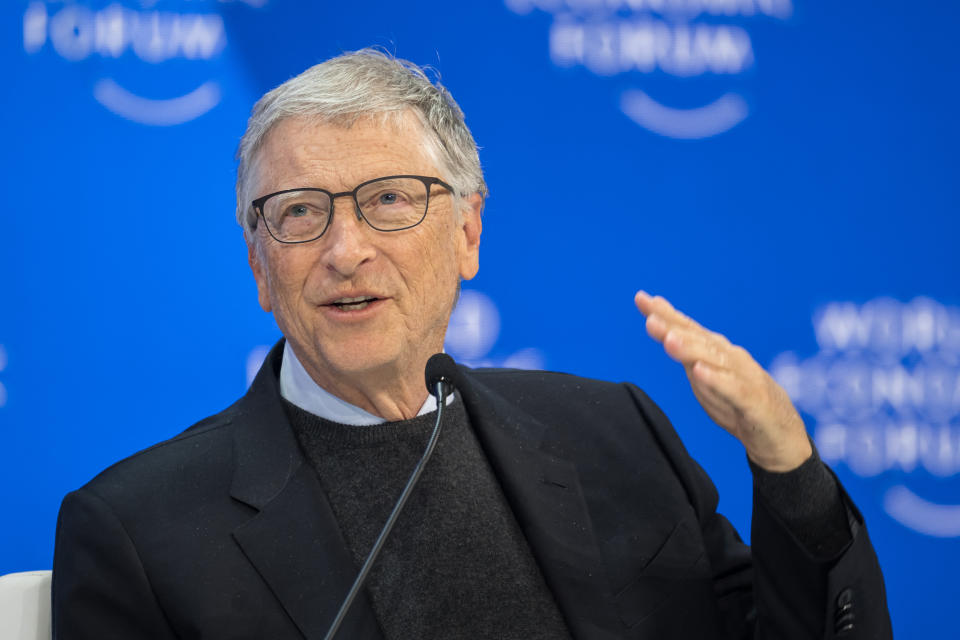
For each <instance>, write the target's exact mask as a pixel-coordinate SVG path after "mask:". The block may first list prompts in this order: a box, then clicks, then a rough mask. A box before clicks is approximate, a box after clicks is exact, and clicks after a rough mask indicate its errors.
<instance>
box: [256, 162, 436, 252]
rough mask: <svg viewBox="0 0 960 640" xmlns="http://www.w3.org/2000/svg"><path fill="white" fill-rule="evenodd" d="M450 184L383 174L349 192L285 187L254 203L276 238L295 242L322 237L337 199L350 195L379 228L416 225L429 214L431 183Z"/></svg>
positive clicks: (361, 213)
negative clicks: (382, 176) (384, 175)
mask: <svg viewBox="0 0 960 640" xmlns="http://www.w3.org/2000/svg"><path fill="white" fill-rule="evenodd" d="M435 184H437V185H440V186H441V187H443V188H445V189H446V190H447V191H450V192H453V187H451V186H450V185H448V184H447V183H446V182H444V181H443V180H441V179H440V178H430V177H427V176H386V177H384V178H376V179H374V180H368V181H366V182H364V183H363V184H360V185H358V186H357V187H356V188H355V189H354V190H353V191H342V192H340V193H331V192H329V191H327V190H326V189H312V188H303V189H286V190H284V191H277V192H276V193H270V194H267V195H265V196H263V197H261V198H257V199H256V200H254V201H253V203H252V204H253V208H254V210H255V211H256V212H257V215H259V216H260V217H261V218H263V221H264V223H265V224H266V226H267V231H268V232H269V233H270V235H271V236H272V237H273V239H274V240H276V241H277V242H283V243H286V244H297V243H300V242H310V241H312V240H316V239H317V238H319V237H320V236H322V235H323V234H324V233H325V232H326V231H327V228H328V227H329V226H330V221H331V220H333V201H334V199H335V198H340V197H344V196H351V197H352V198H353V202H354V205H355V206H356V209H355V211H356V215H357V218H362V219H363V220H365V221H366V223H367V224H369V225H370V226H371V227H373V228H374V229H376V230H377V231H387V232H389V231H403V230H404V229H409V228H411V227H415V226H417V225H418V224H420V223H421V222H423V219H424V218H425V217H426V215H427V207H429V206H430V188H431V187H432V186H433V185H435Z"/></svg>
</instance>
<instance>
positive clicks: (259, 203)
mask: <svg viewBox="0 0 960 640" xmlns="http://www.w3.org/2000/svg"><path fill="white" fill-rule="evenodd" d="M394 178H411V179H416V180H419V181H420V182H422V183H423V186H424V187H425V188H426V190H427V199H426V200H425V201H424V205H423V215H422V216H420V219H419V220H417V221H416V222H414V223H413V224H408V225H407V226H405V227H400V228H398V229H381V228H380V227H377V226H375V225H374V224H373V223H372V222H370V221H369V220H367V217H366V216H365V215H363V211H362V210H361V209H360V201H359V200H357V192H358V191H360V189H362V188H363V187H365V186H367V185H368V184H373V183H374V182H380V181H381V180H391V179H394ZM435 184H438V185H440V186H441V187H443V188H444V189H446V190H447V191H449V192H450V193H454V190H453V187H451V186H450V185H449V184H447V183H446V182H444V181H443V180H441V179H440V178H434V177H432V176H414V175H406V174H404V175H397V176H383V177H381V178H374V179H373V180H367V181H366V182H361V183H360V184H358V185H357V186H356V187H354V188H353V189H352V190H351V191H341V192H339V193H333V192H332V191H328V190H326V189H320V188H318V187H300V188H297V189H284V190H283V191H274V192H273V193H268V194H267V195H265V196H260V197H259V198H257V199H256V200H254V201H252V202H251V203H250V204H252V205H253V209H254V211H256V212H257V215H258V216H259V217H261V218H263V226H264V227H266V229H267V233H269V234H270V237H271V238H273V239H274V240H276V241H277V242H280V243H283V244H303V243H304V242H313V241H314V240H316V239H317V238H320V237H321V236H322V235H323V234H325V233H326V232H327V229H329V228H330V223H331V222H333V213H334V207H333V201H334V199H336V198H343V197H345V196H351V197H352V198H353V210H354V212H355V213H356V215H357V219H362V220H363V221H364V222H366V223H367V224H368V225H369V226H370V228H372V229H376V230H377V231H380V232H382V233H392V232H394V231H404V230H406V229H412V228H413V227H415V226H417V225H418V224H420V223H421V222H423V221H424V219H426V217H427V211H428V210H429V209H430V190H431V188H432V187H433V185H435ZM294 191H318V192H320V193H325V194H327V197H328V198H330V215H329V216H328V217H327V224H326V225H324V227H323V229H321V230H320V233H318V234H317V235H315V236H314V237H312V238H310V239H308V240H281V239H280V238H278V237H277V236H275V235H274V234H273V231H272V230H271V229H270V224H269V223H268V222H267V217H266V216H265V215H264V213H263V205H264V203H265V202H266V201H267V200H269V199H270V198H272V197H273V196H278V195H280V194H283V193H292V192H294Z"/></svg>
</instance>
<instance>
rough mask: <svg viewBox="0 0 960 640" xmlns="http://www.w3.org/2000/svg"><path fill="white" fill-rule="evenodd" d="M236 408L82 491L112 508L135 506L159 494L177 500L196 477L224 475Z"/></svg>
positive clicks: (109, 471)
mask: <svg viewBox="0 0 960 640" xmlns="http://www.w3.org/2000/svg"><path fill="white" fill-rule="evenodd" d="M237 415H238V411H237V405H236V404H234V405H231V406H230V407H228V408H227V409H225V410H223V411H221V412H220V413H217V414H215V415H212V416H209V417H207V418H205V419H203V420H201V421H199V422H197V423H196V424H194V425H192V426H191V427H189V428H188V429H186V430H185V431H183V432H182V433H180V434H178V435H176V436H174V437H173V438H170V439H169V440H164V441H163V442H159V443H157V444H154V445H152V446H150V447H148V448H146V449H144V450H142V451H139V452H137V453H134V454H133V455H131V456H128V457H126V458H124V459H122V460H120V461H118V462H116V463H114V464H113V465H111V466H109V467H107V468H106V469H104V470H103V471H101V472H100V473H99V474H97V475H96V476H95V477H94V478H93V479H92V480H90V481H89V482H88V483H87V484H86V485H84V487H83V490H84V491H85V492H88V493H92V494H93V495H95V496H97V497H98V498H100V499H101V500H103V501H105V502H107V503H109V504H112V505H115V506H116V505H122V504H124V503H130V504H136V503H137V502H139V501H140V500H144V499H148V500H155V499H156V498H158V497H159V496H161V495H163V494H171V495H174V496H177V497H179V498H182V497H183V496H184V495H185V494H189V493H190V487H197V486H199V484H200V483H199V482H198V480H199V479H200V477H201V476H210V475H211V474H212V473H217V472H218V471H226V469H228V465H230V464H231V459H232V449H233V446H232V441H233V435H232V427H233V426H234V423H235V421H236V418H237Z"/></svg>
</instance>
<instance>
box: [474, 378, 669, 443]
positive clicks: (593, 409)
mask: <svg viewBox="0 0 960 640" xmlns="http://www.w3.org/2000/svg"><path fill="white" fill-rule="evenodd" d="M463 374H464V377H465V378H466V379H467V380H468V381H469V382H471V383H479V384H481V385H483V386H485V387H487V388H489V389H491V390H492V391H494V392H495V393H497V394H498V395H500V396H502V397H503V398H505V399H506V400H507V401H508V402H510V403H512V404H514V405H516V406H518V408H521V409H523V410H525V411H528V412H531V413H535V414H540V415H542V414H544V413H546V414H551V415H552V414H561V415H569V416H576V417H581V416H590V417H591V418H592V419H594V420H596V418H597V417H606V418H613V417H615V416H624V415H626V416H627V417H634V418H637V417H639V418H640V419H642V420H644V421H645V422H656V423H658V425H663V426H666V427H669V421H667V418H666V416H665V415H664V414H663V412H662V411H660V409H659V407H657V405H656V404H655V403H654V402H653V401H652V400H651V399H650V398H649V396H647V394H646V393H644V391H643V390H642V389H640V388H639V387H637V386H636V385H634V384H632V383H630V382H609V381H606V380H597V379H594V378H585V377H582V376H576V375H572V374H569V373H562V372H556V371H540V370H526V369H467V368H463ZM652 426H657V425H652ZM670 430H672V429H670Z"/></svg>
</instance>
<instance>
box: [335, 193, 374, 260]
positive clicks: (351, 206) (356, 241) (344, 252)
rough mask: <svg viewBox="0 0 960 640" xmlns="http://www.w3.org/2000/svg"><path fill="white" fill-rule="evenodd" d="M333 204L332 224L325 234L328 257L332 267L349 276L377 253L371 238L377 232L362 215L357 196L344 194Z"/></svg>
mask: <svg viewBox="0 0 960 640" xmlns="http://www.w3.org/2000/svg"><path fill="white" fill-rule="evenodd" d="M337 201H339V205H340V209H339V210H337V204H338V202H337ZM332 206H333V212H332V215H333V218H332V219H331V220H330V227H329V228H328V229H327V232H326V233H325V234H324V237H323V238H321V240H323V241H324V244H325V245H326V251H325V256H324V259H325V261H326V263H327V268H328V269H329V270H331V271H335V272H336V273H338V274H340V275H341V276H343V277H347V278H349V277H351V276H352V275H353V274H354V273H355V272H356V271H357V269H359V268H360V266H361V265H363V264H364V263H366V262H369V261H371V260H373V258H374V256H375V255H376V249H375V248H374V246H373V244H372V243H371V242H370V240H371V237H370V236H371V235H372V234H373V233H376V232H375V231H374V230H373V229H372V228H370V226H369V225H368V224H367V223H366V222H364V221H363V218H361V217H360V213H359V212H358V211H357V209H356V204H355V203H354V201H353V198H351V197H342V196H341V197H339V198H336V199H335V200H334V201H333V203H332Z"/></svg>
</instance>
